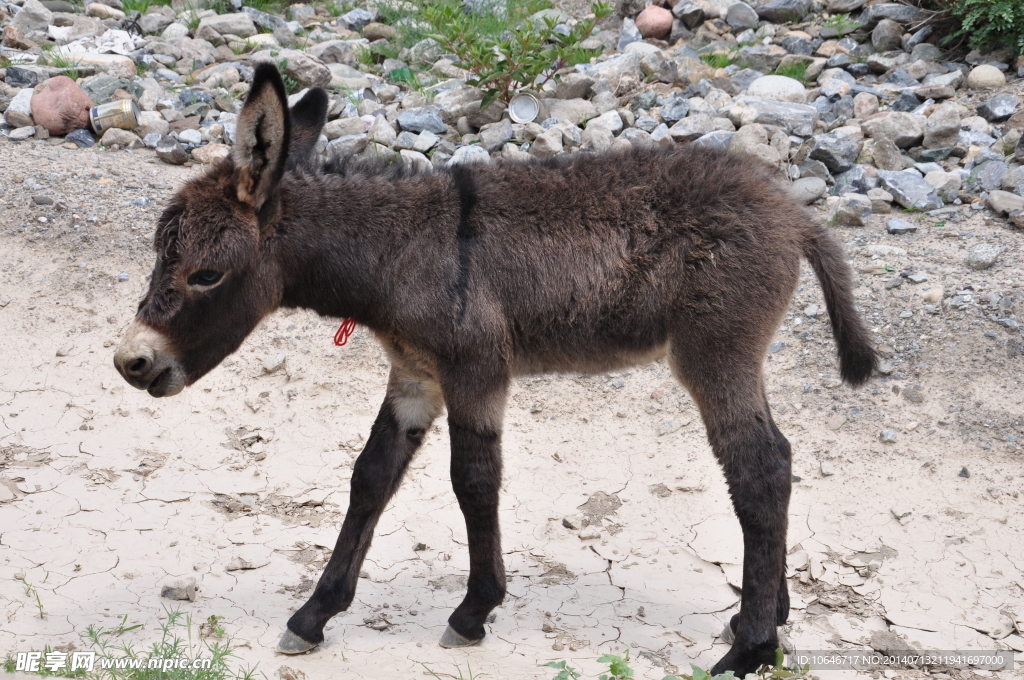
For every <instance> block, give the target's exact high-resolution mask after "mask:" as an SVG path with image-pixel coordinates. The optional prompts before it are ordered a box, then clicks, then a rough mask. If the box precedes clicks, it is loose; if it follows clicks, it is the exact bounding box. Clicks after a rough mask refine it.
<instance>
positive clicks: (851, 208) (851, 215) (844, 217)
mask: <svg viewBox="0 0 1024 680" xmlns="http://www.w3.org/2000/svg"><path fill="white" fill-rule="evenodd" d="M829 200H830V201H835V206H834V207H833V211H832V214H831V215H830V217H829V220H830V222H831V223H833V224H844V225H847V226H851V227H863V226H865V225H867V223H868V220H869V219H870V218H871V199H870V198H868V197H867V196H864V195H862V194H857V193H852V192H851V193H848V194H843V195H842V196H840V197H839V198H830V199H829Z"/></svg>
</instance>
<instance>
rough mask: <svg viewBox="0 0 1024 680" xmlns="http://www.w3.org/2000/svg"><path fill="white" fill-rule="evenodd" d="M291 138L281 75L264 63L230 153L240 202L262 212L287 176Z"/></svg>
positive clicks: (255, 76)
mask: <svg viewBox="0 0 1024 680" xmlns="http://www.w3.org/2000/svg"><path fill="white" fill-rule="evenodd" d="M290 136H291V124H290V122H289V118H288V96H287V94H286V93H285V89H284V83H283V82H282V81H281V74H280V73H278V72H277V67H276V66H274V65H273V64H270V63H266V62H264V63H262V64H260V65H259V66H257V67H256V72H255V74H254V75H253V79H252V87H251V88H250V89H249V96H248V98H247V99H246V100H245V106H243V107H242V113H241V114H239V116H238V123H237V128H236V132H235V147H234V149H232V151H231V159H232V161H234V165H235V190H236V191H237V192H238V200H239V201H242V202H243V203H248V204H249V205H251V206H253V207H254V208H256V209H257V210H259V209H260V207H262V206H263V204H264V203H266V202H267V200H268V199H270V197H271V196H272V195H273V193H274V190H275V189H276V188H277V183H278V182H279V181H280V180H281V175H283V174H284V167H285V162H286V161H287V160H288V145H289V138H290Z"/></svg>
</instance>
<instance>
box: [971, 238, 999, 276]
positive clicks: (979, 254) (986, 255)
mask: <svg viewBox="0 0 1024 680" xmlns="http://www.w3.org/2000/svg"><path fill="white" fill-rule="evenodd" d="M1002 252H1003V247H1002V246H997V245H993V244H991V243H981V244H979V245H976V246H974V247H973V248H971V250H970V252H968V253H967V266H968V267H970V268H971V269H974V270H976V271H981V270H984V269H988V268H989V267H991V266H992V265H994V264H995V263H996V260H997V259H998V258H999V255H1000V254H1001V253H1002Z"/></svg>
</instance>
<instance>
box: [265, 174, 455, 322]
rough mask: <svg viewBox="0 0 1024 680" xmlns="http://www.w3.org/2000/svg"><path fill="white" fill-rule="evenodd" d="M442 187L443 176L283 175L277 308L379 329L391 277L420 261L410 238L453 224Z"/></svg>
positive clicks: (386, 313)
mask: <svg viewBox="0 0 1024 680" xmlns="http://www.w3.org/2000/svg"><path fill="white" fill-rule="evenodd" d="M450 186H451V185H450V184H449V183H448V182H447V181H446V180H445V179H444V176H443V175H429V174H425V175H421V176H415V177H410V178H407V179H401V180H397V181H391V180H389V179H387V178H385V177H378V176H366V175H355V176H350V177H344V176H339V175H330V174H318V175H304V174H297V173H288V174H287V175H286V176H285V177H284V179H283V180H282V182H281V215H282V216H281V223H280V227H279V233H278V237H277V239H276V240H277V242H278V247H279V251H278V258H279V262H280V266H281V270H282V274H283V276H284V296H283V299H282V306H285V307H302V308H306V309H310V310H312V311H315V312H317V313H318V314H321V315H324V316H338V317H353V318H355V319H356V320H357V321H358V322H359V323H362V324H366V325H368V326H370V327H371V328H374V329H377V330H387V329H388V327H389V326H390V325H391V324H390V321H391V320H392V319H393V318H394V313H395V311H396V305H397V303H398V302H399V301H397V300H396V299H395V295H394V290H395V280H396V277H400V276H402V270H403V269H405V270H407V265H408V264H409V263H411V262H416V261H417V260H418V259H419V258H420V257H422V255H421V253H420V252H419V250H420V248H419V247H418V245H417V241H419V240H420V239H422V238H423V237H424V235H425V234H426V233H428V232H434V231H435V230H438V229H440V230H445V229H446V228H447V226H448V224H447V223H448V222H451V228H452V230H453V231H454V229H455V228H456V226H457V222H458V204H457V201H456V202H454V204H453V203H452V201H451V200H450V196H449V193H450V192H451V189H450ZM403 265H406V266H403Z"/></svg>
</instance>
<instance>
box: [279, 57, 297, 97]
mask: <svg viewBox="0 0 1024 680" xmlns="http://www.w3.org/2000/svg"><path fill="white" fill-rule="evenodd" d="M286 66H288V60H287V59H278V60H277V70H278V71H280V72H281V80H282V81H284V89H285V92H287V93H288V94H295V93H296V92H298V91H299V90H301V89H302V88H301V87H300V86H299V81H297V80H295V78H292V77H291V76H290V75H288V74H287V73H285V71H284V69H285V67H286Z"/></svg>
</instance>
